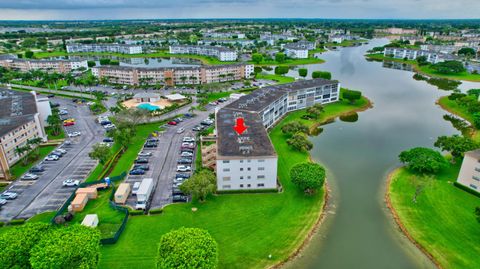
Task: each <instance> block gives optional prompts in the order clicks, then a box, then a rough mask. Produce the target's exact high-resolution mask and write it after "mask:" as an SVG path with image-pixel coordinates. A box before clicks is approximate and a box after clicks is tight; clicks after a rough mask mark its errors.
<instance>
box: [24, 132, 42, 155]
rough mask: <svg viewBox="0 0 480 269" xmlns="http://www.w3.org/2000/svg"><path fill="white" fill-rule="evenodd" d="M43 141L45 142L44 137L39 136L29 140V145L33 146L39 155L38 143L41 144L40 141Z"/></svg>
mask: <svg viewBox="0 0 480 269" xmlns="http://www.w3.org/2000/svg"><path fill="white" fill-rule="evenodd" d="M42 142H43V139H42V138H41V137H38V136H37V137H34V138H31V139H28V140H27V145H29V146H32V147H33V148H34V149H35V156H38V155H39V153H40V152H39V151H40V149H39V147H38V145H40V143H42Z"/></svg>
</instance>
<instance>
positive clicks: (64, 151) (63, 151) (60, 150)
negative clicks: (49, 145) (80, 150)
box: [55, 148, 67, 154]
mask: <svg viewBox="0 0 480 269" xmlns="http://www.w3.org/2000/svg"><path fill="white" fill-rule="evenodd" d="M55 151H58V152H61V153H63V154H65V153H67V151H66V150H64V149H61V148H58V149H56V150H55Z"/></svg>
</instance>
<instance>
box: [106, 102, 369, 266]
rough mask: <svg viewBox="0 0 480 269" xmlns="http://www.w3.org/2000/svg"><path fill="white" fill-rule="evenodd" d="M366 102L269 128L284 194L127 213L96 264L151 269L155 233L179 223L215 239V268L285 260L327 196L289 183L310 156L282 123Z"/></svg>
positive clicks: (157, 236)
mask: <svg viewBox="0 0 480 269" xmlns="http://www.w3.org/2000/svg"><path fill="white" fill-rule="evenodd" d="M369 105H370V103H369V101H368V100H367V99H366V98H362V99H361V100H359V101H357V103H356V104H353V105H352V104H350V103H348V102H347V101H340V102H337V103H334V104H328V105H326V106H325V112H324V113H323V114H322V115H321V116H320V117H319V118H318V120H317V122H313V121H309V120H305V119H302V118H301V117H302V116H303V115H304V114H305V111H296V112H293V113H291V114H289V115H287V116H286V117H285V119H284V120H283V121H282V122H280V123H279V124H278V125H277V126H276V127H275V128H273V130H272V131H271V132H270V138H271V140H272V142H273V144H274V146H275V149H276V151H277V154H278V156H279V161H278V162H279V165H278V167H279V169H278V178H279V181H280V183H281V185H282V188H283V192H281V193H261V194H252V193H248V194H247V193H244V194H228V195H216V196H212V197H209V199H207V201H206V202H205V203H198V202H192V203H186V204H173V205H169V206H167V207H165V208H164V210H163V212H162V214H160V215H153V216H152V215H151V216H132V217H130V218H129V221H128V224H127V227H126V229H125V231H124V233H123V234H122V236H121V237H120V239H119V241H118V242H117V243H116V244H115V245H108V246H103V247H102V255H101V259H100V264H99V267H100V268H132V267H135V268H154V267H155V262H156V261H155V260H156V255H157V251H158V243H159V240H160V237H161V236H162V235H163V234H165V233H167V232H169V231H171V230H173V229H178V228H180V227H182V226H183V227H194V228H202V229H206V230H208V232H209V233H210V234H211V235H212V236H213V237H214V238H215V240H216V241H217V243H218V247H219V266H218V267H219V268H265V267H269V266H273V265H276V264H279V263H282V262H284V261H286V260H288V259H289V258H291V257H292V256H293V255H295V254H296V253H297V252H298V250H299V249H300V248H301V246H303V245H304V243H305V242H306V239H307V238H308V237H309V235H311V232H312V229H313V228H314V227H315V225H316V224H317V223H318V222H319V219H320V217H321V215H322V208H323V206H324V204H325V195H326V194H325V192H324V190H325V188H323V189H322V190H321V191H319V192H318V193H316V194H315V195H305V194H304V192H303V191H301V190H299V189H298V188H297V187H296V186H294V185H293V183H292V182H291V181H290V168H291V167H293V166H294V165H295V164H298V163H302V162H308V161H310V157H309V154H308V153H307V152H298V151H295V150H293V149H292V148H291V147H290V146H288V145H287V144H286V139H287V136H286V135H284V134H283V133H282V131H281V127H282V126H283V125H284V124H286V123H287V122H290V121H301V122H303V123H305V124H307V125H309V126H310V127H313V126H314V125H316V124H318V123H321V122H323V121H325V120H328V119H331V118H334V117H337V116H340V115H343V114H346V113H351V112H352V111H360V110H364V109H366V108H368V107H369ZM192 208H196V210H192Z"/></svg>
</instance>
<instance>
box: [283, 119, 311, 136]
mask: <svg viewBox="0 0 480 269" xmlns="http://www.w3.org/2000/svg"><path fill="white" fill-rule="evenodd" d="M282 132H283V133H284V134H288V135H292V134H295V133H298V132H301V133H305V134H308V126H307V125H305V124H303V123H300V122H298V121H291V122H289V123H287V124H285V125H283V126H282Z"/></svg>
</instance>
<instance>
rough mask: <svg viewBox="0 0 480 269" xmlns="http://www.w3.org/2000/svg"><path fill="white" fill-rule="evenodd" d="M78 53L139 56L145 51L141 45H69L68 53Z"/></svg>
mask: <svg viewBox="0 0 480 269" xmlns="http://www.w3.org/2000/svg"><path fill="white" fill-rule="evenodd" d="M78 52H113V53H122V54H138V53H142V52H143V49H142V46H140V45H126V44H80V43H70V44H67V53H78Z"/></svg>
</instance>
